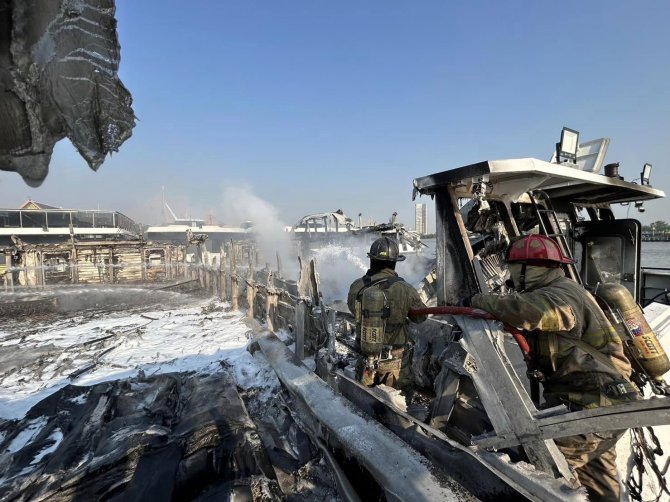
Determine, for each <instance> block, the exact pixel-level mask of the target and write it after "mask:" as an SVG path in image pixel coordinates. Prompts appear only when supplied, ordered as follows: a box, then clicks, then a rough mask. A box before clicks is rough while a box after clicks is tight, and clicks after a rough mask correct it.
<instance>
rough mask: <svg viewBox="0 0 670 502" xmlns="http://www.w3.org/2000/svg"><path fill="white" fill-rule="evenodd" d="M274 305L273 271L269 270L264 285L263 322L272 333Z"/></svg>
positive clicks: (275, 301) (273, 327)
mask: <svg viewBox="0 0 670 502" xmlns="http://www.w3.org/2000/svg"><path fill="white" fill-rule="evenodd" d="M276 305H277V295H276V293H275V289H274V273H273V272H270V273H269V274H268V281H267V284H266V286H265V322H266V324H267V325H268V329H269V330H270V331H271V332H273V333H274V331H275V322H274V313H275V311H276V309H275V308H273V306H274V307H276Z"/></svg>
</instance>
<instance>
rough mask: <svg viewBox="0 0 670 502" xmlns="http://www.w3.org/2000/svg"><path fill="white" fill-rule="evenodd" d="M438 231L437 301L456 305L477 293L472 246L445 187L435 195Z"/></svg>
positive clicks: (451, 196)
mask: <svg viewBox="0 0 670 502" xmlns="http://www.w3.org/2000/svg"><path fill="white" fill-rule="evenodd" d="M435 221H436V230H437V284H436V286H437V304H438V305H457V304H458V302H459V300H460V299H461V298H464V297H467V296H471V295H473V294H475V293H477V292H479V285H478V283H477V279H476V276H475V271H474V267H473V266H472V259H473V254H472V248H471V247H470V244H469V240H468V233H467V230H466V228H465V224H464V223H463V218H461V213H460V212H459V210H458V204H457V201H456V198H455V197H454V195H453V194H452V193H451V191H450V190H449V189H448V188H447V189H444V190H441V191H439V192H437V193H436V194H435Z"/></svg>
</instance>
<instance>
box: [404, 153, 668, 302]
mask: <svg viewBox="0 0 670 502" xmlns="http://www.w3.org/2000/svg"><path fill="white" fill-rule="evenodd" d="M599 167H600V166H599V165H596V166H595V167H592V169H591V170H582V169H580V168H579V166H578V165H577V164H572V163H568V164H565V163H564V164H556V163H550V162H546V161H542V160H538V159H533V158H524V159H508V160H492V161H484V162H479V163H477V164H472V165H468V166H464V167H459V168H457V169H452V170H449V171H444V172H439V173H435V174H431V175H429V176H424V177H422V178H417V179H415V180H414V194H415V197H416V196H417V195H429V196H431V197H433V198H434V199H435V206H436V227H437V284H436V293H437V303H438V305H456V304H458V301H459V300H460V299H461V298H463V297H466V296H469V295H472V294H474V293H477V292H480V291H481V292H488V291H499V290H501V289H504V288H505V286H504V281H505V278H506V267H505V264H504V251H505V249H506V247H507V244H508V242H509V240H510V239H511V238H513V237H516V236H519V235H524V234H527V233H533V232H535V233H541V234H544V235H548V236H550V237H552V238H554V239H555V240H556V241H557V242H558V243H559V246H560V247H561V248H562V251H563V252H564V254H566V255H567V256H570V257H573V258H574V259H575V260H576V264H575V265H566V273H567V274H568V275H569V276H571V277H572V278H573V279H575V280H577V281H579V282H582V283H583V284H584V285H585V286H586V287H587V288H591V289H592V288H595V287H596V286H597V284H598V283H601V282H618V283H620V284H622V285H624V286H625V287H626V288H627V289H628V290H629V291H630V292H631V294H632V295H633V297H634V298H635V299H636V300H637V301H638V303H644V302H646V301H649V300H650V299H651V298H652V297H654V296H655V294H657V293H658V291H663V288H664V287H665V285H664V284H660V283H659V281H661V282H663V276H664V275H665V274H664V272H663V271H662V270H651V269H646V270H643V269H641V267H640V241H641V225H640V223H639V221H637V220H635V219H629V218H628V217H626V218H624V219H617V218H616V217H615V214H614V211H613V210H612V206H613V205H616V204H623V205H630V204H634V205H635V207H636V208H638V209H640V208H642V207H643V206H642V204H643V203H644V201H646V200H651V199H656V198H660V197H664V196H665V194H664V192H663V191H661V190H658V189H655V188H653V187H652V186H650V185H649V184H648V179H647V180H644V181H646V183H645V184H642V183H641V184H637V183H633V182H629V181H625V180H623V179H622V178H621V177H620V176H619V175H618V173H617V172H616V169H612V168H609V167H610V166H606V167H608V169H606V174H600V173H598V172H591V171H592V170H599ZM629 209H630V206H629ZM626 212H627V213H628V212H629V210H627V211H626Z"/></svg>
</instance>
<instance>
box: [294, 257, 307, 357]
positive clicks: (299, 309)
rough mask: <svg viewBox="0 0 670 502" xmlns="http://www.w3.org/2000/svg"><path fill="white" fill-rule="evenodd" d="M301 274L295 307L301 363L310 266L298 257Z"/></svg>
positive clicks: (303, 354)
mask: <svg viewBox="0 0 670 502" xmlns="http://www.w3.org/2000/svg"><path fill="white" fill-rule="evenodd" d="M298 265H299V267H300V272H299V276H298V302H297V303H296V306H295V354H296V356H298V359H300V360H301V361H302V360H303V359H304V358H305V318H306V317H307V303H306V302H307V300H308V298H309V296H308V294H309V264H307V263H305V264H303V262H302V259H301V258H300V257H298Z"/></svg>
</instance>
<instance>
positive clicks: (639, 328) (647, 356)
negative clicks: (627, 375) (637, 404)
mask: <svg viewBox="0 0 670 502" xmlns="http://www.w3.org/2000/svg"><path fill="white" fill-rule="evenodd" d="M597 295H598V296H599V297H600V298H602V299H603V300H605V302H607V304H608V305H609V306H610V307H611V308H612V309H618V310H619V311H620V312H621V317H622V318H623V319H622V320H623V323H624V324H625V325H626V328H627V329H626V331H627V332H628V333H629V334H630V336H631V338H632V340H631V342H632V343H626V347H627V348H628V351H629V352H630V354H629V357H630V356H632V357H630V358H631V363H633V365H637V366H638V368H637V369H638V370H640V369H641V370H642V371H643V372H645V373H647V374H648V375H649V376H650V377H651V378H652V379H654V380H662V379H663V375H664V374H665V373H667V372H668V370H670V359H668V355H667V354H666V352H665V351H664V350H663V347H662V346H661V344H660V342H659V341H658V338H656V335H655V334H654V332H653V331H652V329H651V326H649V323H648V322H647V320H646V319H645V318H644V314H643V312H642V309H641V308H640V306H639V305H638V304H637V303H636V302H635V299H634V298H633V296H632V295H631V294H630V291H628V290H627V289H626V288H625V286H622V285H621V284H616V283H607V284H601V285H599V286H598V289H597ZM640 367H641V368H640Z"/></svg>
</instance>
